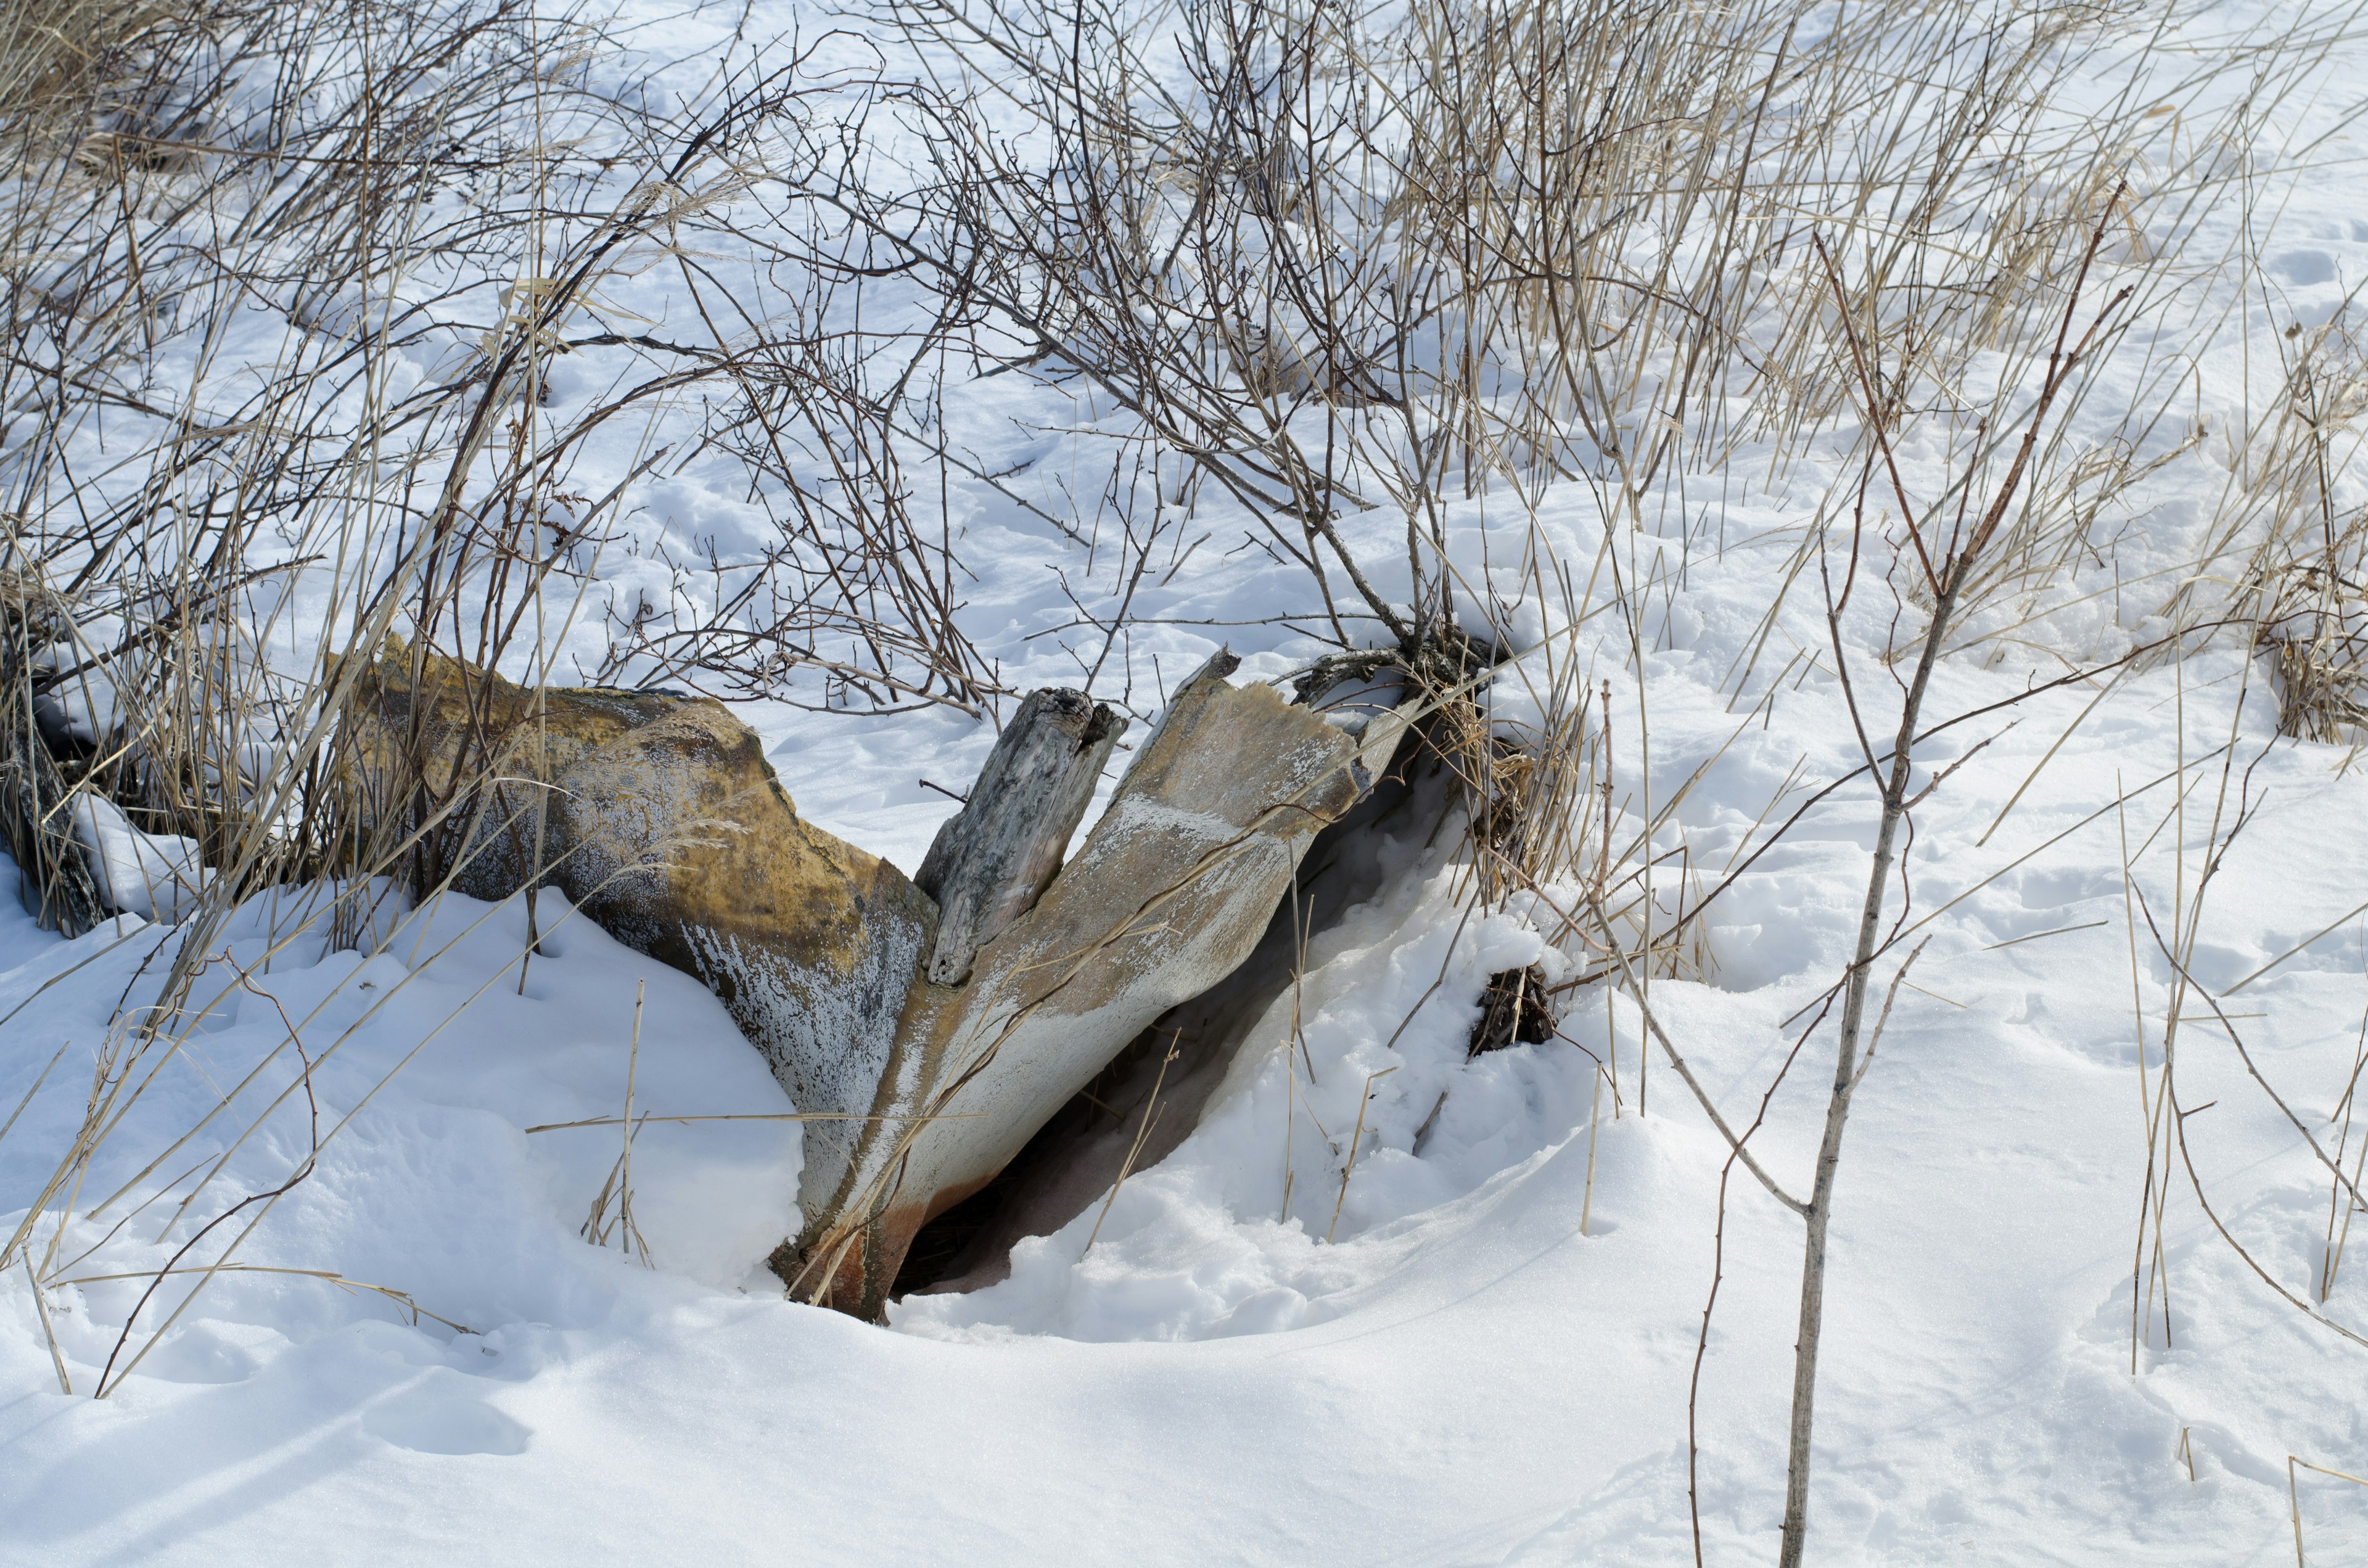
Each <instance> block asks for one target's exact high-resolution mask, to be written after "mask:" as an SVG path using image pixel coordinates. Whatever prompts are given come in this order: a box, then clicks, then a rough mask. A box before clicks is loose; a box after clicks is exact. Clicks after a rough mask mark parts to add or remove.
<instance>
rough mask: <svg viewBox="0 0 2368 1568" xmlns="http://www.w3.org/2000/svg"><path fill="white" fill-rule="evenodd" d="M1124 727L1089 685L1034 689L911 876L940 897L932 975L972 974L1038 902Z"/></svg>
mask: <svg viewBox="0 0 2368 1568" xmlns="http://www.w3.org/2000/svg"><path fill="white" fill-rule="evenodd" d="M1125 731H1126V721H1125V720H1123V719H1121V718H1119V717H1117V716H1116V715H1115V714H1113V713H1111V712H1110V710H1109V709H1108V708H1106V707H1104V706H1103V705H1102V704H1100V703H1099V702H1095V701H1093V700H1092V699H1089V698H1087V696H1086V695H1085V693H1083V692H1080V691H1070V690H1065V689H1064V688H1061V687H1044V688H1042V690H1039V691H1033V692H1030V693H1029V695H1028V699H1027V700H1026V701H1024V702H1022V703H1021V704H1020V705H1019V712H1017V713H1015V714H1014V715H1012V719H1011V722H1009V723H1008V724H1006V725H1005V726H1004V727H1003V733H1002V734H1001V735H999V736H997V737H996V742H995V750H994V751H993V752H991V753H989V754H988V756H987V759H986V766H985V767H982V768H980V769H979V773H978V782H977V783H976V784H974V785H973V786H972V787H971V792H970V799H969V801H966V802H965V803H964V804H963V806H962V810H961V811H959V812H955V813H954V814H953V815H952V816H951V817H950V818H948V819H947V820H946V823H945V825H944V826H942V827H940V828H939V829H938V836H937V837H936V839H934V840H933V841H932V842H931V843H930V845H929V853H928V858H925V859H924V860H923V861H922V862H921V872H920V875H919V876H917V877H916V878H914V879H913V880H914V883H915V885H916V886H917V887H919V888H920V889H921V891H922V892H926V893H928V895H929V896H930V897H931V898H934V899H936V900H937V901H938V941H937V946H936V948H935V949H934V950H932V951H931V953H930V954H929V965H928V976H929V979H930V980H932V981H933V982H935V983H938V984H939V985H959V984H961V983H962V982H963V981H965V980H967V979H968V978H969V977H970V970H971V962H972V960H973V959H974V958H975V957H976V956H977V953H978V949H980V948H982V947H984V946H985V945H986V944H987V943H988V942H990V941H992V940H994V939H995V936H996V933H997V932H999V931H1001V930H1002V929H1003V928H1004V927H1005V926H1008V925H1010V924H1011V922H1012V921H1014V920H1016V919H1018V918H1019V916H1020V915H1024V914H1026V913H1027V912H1028V910H1029V909H1030V907H1031V906H1032V905H1033V904H1034V903H1035V902H1036V898H1037V895H1038V894H1040V893H1042V892H1043V891H1044V886H1045V884H1046V883H1048V882H1050V881H1052V880H1053V873H1054V872H1056V871H1058V870H1059V869H1061V857H1062V855H1063V854H1064V852H1065V851H1066V850H1067V848H1068V846H1069V835H1071V834H1073V833H1075V832H1076V830H1077V823H1078V820H1079V819H1080V818H1082V817H1083V816H1084V815H1085V814H1086V807H1087V804H1089V803H1090V802H1091V801H1092V800H1093V798H1094V781H1095V780H1096V779H1097V778H1100V777H1101V771H1102V767H1103V766H1104V765H1105V764H1106V763H1108V762H1109V761H1110V748H1112V747H1113V746H1115V745H1117V744H1118V738H1119V736H1120V735H1121V734H1123V733H1125Z"/></svg>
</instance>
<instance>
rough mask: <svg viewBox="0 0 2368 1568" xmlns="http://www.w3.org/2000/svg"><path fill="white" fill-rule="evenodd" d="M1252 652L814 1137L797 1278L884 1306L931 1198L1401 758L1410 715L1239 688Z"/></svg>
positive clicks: (1198, 702) (1241, 935)
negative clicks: (840, 1124) (1310, 704)
mask: <svg viewBox="0 0 2368 1568" xmlns="http://www.w3.org/2000/svg"><path fill="white" fill-rule="evenodd" d="M1238 665H1239V661H1238V660H1236V659H1235V658H1234V657H1233V656H1232V655H1231V654H1227V653H1221V654H1219V655H1218V656H1217V657H1216V658H1215V659H1212V661H1211V662H1210V664H1209V665H1206V666H1204V667H1203V668H1202V669H1201V672H1200V673H1199V674H1197V675H1196V676H1193V678H1192V679H1191V680H1190V681H1189V682H1187V683H1186V684H1185V686H1184V687H1182V688H1181V689H1179V690H1178V692H1177V693H1176V695H1175V698H1174V699H1173V700H1172V701H1171V702H1170V703H1169V704H1168V708H1167V712H1166V713H1165V714H1164V715H1163V716H1162V717H1161V719H1160V722H1159V725H1158V727H1157V728H1156V730H1155V731H1154V732H1153V733H1152V735H1151V738H1150V739H1149V741H1147V742H1146V743H1145V744H1144V748H1143V750H1142V751H1141V752H1140V753H1139V754H1138V755H1137V756H1136V757H1135V760H1134V763H1133V766H1132V767H1130V768H1129V769H1128V771H1127V775H1126V777H1125V778H1124V779H1122V780H1121V782H1120V785H1119V788H1118V791H1117V793H1116V795H1115V796H1114V798H1113V799H1112V801H1111V802H1110V809H1109V810H1108V811H1107V812H1105V813H1104V814H1103V816H1102V818H1101V820H1100V821H1099V822H1098V823H1097V824H1095V825H1094V828H1093V830H1092V832H1091V833H1089V834H1088V835H1087V838H1086V842H1085V844H1084V846H1082V847H1081V848H1080V849H1079V851H1078V853H1077V857H1076V859H1075V860H1073V861H1071V862H1070V864H1069V865H1068V867H1067V868H1066V869H1064V870H1063V871H1062V872H1061V874H1060V875H1059V876H1058V877H1057V878H1055V879H1054V880H1053V882H1052V884H1051V885H1050V887H1048V888H1047V889H1046V890H1045V892H1044V893H1043V895H1042V898H1041V899H1040V900H1039V901H1038V902H1037V903H1036V905H1035V907H1034V908H1033V909H1031V910H1030V911H1028V912H1027V913H1025V914H1023V915H1019V917H1017V918H1016V919H1014V920H1013V921H1012V922H1011V923H1010V924H1009V925H1008V926H1006V927H1005V928H1004V929H1003V931H1002V932H1001V933H1000V934H999V935H997V936H996V937H993V938H992V939H991V940H989V941H987V942H985V943H984V944H983V945H982V946H981V947H980V948H979V949H978V951H977V955H976V958H975V960H974V963H973V976H972V978H971V980H970V982H969V983H968V984H966V985H964V986H962V987H958V988H957V987H951V986H944V985H936V984H931V983H928V982H927V981H926V980H925V981H924V982H923V983H920V984H918V985H916V987H915V988H914V994H913V996H912V999H911V1001H910V1002H909V1003H908V1005H907V1007H906V1011H905V1017H904V1018H903V1020H902V1021H901V1022H900V1024H899V1027H898V1029H897V1034H896V1043H895V1047H894V1051H893V1052H892V1053H891V1056H890V1060H889V1062H888V1063H887V1067H886V1071H885V1072H883V1073H882V1075H881V1078H880V1095H879V1097H878V1098H877V1099H876V1100H875V1101H874V1102H873V1104H872V1106H871V1119H868V1120H865V1121H861V1122H857V1123H851V1124H848V1127H847V1129H846V1135H847V1136H848V1139H849V1142H848V1146H847V1148H846V1153H845V1155H844V1157H843V1161H842V1159H841V1157H840V1156H838V1155H837V1154H836V1153H826V1151H825V1147H823V1146H822V1145H823V1144H824V1142H825V1141H824V1140H815V1141H814V1142H809V1144H808V1146H807V1156H806V1173H805V1179H804V1182H803V1197H804V1199H805V1200H806V1201H805V1205H804V1207H805V1216H806V1224H805V1228H804V1230H803V1232H802V1233H801V1234H800V1235H799V1236H798V1237H796V1238H795V1239H794V1240H793V1241H792V1242H791V1243H788V1244H784V1245H783V1246H782V1247H781V1249H780V1251H779V1252H777V1253H776V1254H775V1256H774V1267H775V1268H776V1270H777V1271H778V1272H780V1274H781V1275H782V1277H783V1278H786V1279H788V1280H789V1281H790V1282H791V1289H792V1290H793V1292H794V1293H796V1294H798V1295H800V1296H803V1297H804V1298H806V1299H809V1300H813V1301H822V1302H826V1303H827V1304H830V1305H832V1306H836V1307H839V1308H841V1309H842V1310H846V1311H849V1312H858V1313H860V1314H862V1315H865V1316H872V1315H876V1314H877V1313H878V1312H880V1310H881V1308H882V1306H883V1305H884V1302H885V1299H886V1294H887V1290H888V1288H889V1285H890V1284H891V1282H892V1281H893V1280H894V1278H895V1276H896V1271H897V1267H898V1264H899V1263H900V1262H901V1260H902V1258H903V1256H904V1254H905V1248H906V1247H907V1246H908V1245H909V1244H910V1243H911V1241H912V1238H913V1236H914V1234H915V1233H916V1232H917V1231H918V1230H919V1229H920V1227H921V1225H922V1224H923V1223H924V1222H925V1221H927V1220H928V1218H929V1217H930V1216H931V1215H933V1214H936V1213H939V1212H940V1211H942V1210H946V1209H948V1208H951V1206H952V1205H953V1204H955V1203H957V1202H959V1201H961V1199H963V1198H965V1197H967V1196H968V1195H970V1194H971V1193H973V1192H975V1191H976V1190H978V1189H979V1188H980V1187H983V1186H984V1185H985V1183H986V1182H987V1181H988V1180H990V1179H991V1178H992V1177H993V1176H995V1175H996V1172H998V1171H1000V1170H1001V1169H1002V1168H1003V1166H1004V1165H1005V1164H1006V1163H1007V1162H1008V1161H1009V1160H1010V1159H1011V1157H1012V1156H1013V1155H1014V1154H1016V1153H1018V1152H1019V1150H1020V1149H1021V1148H1022V1147H1023V1146H1024V1145H1025V1144H1026V1143H1027V1142H1028V1140H1029V1139H1030V1137H1031V1136H1032V1135H1033V1134H1034V1133H1035V1131H1037V1129H1039V1128H1041V1127H1042V1125H1043V1124H1044V1123H1045V1121H1046V1120H1048V1119H1050V1118H1051V1117H1052V1116H1053V1113H1055V1112H1056V1111H1058V1110H1059V1109H1060V1108H1061V1107H1062V1106H1063V1105H1064V1103H1066V1101H1067V1100H1068V1099H1069V1097H1070V1096H1072V1095H1073V1094H1075V1093H1076V1090H1077V1089H1078V1088H1079V1087H1080V1086H1081V1085H1084V1084H1085V1083H1086V1082H1087V1080H1089V1079H1090V1078H1092V1077H1093V1076H1094V1074H1097V1073H1099V1072H1100V1071H1101V1070H1102V1068H1103V1067H1104V1066H1106V1065H1107V1064H1108V1063H1109V1062H1110V1061H1111V1059H1112V1058H1113V1057H1115V1056H1116V1055H1117V1054H1118V1052H1119V1051H1121V1050H1122V1049H1124V1048H1125V1046H1126V1045H1127V1043H1128V1042H1129V1041H1130V1040H1133V1039H1134V1038H1135V1036H1136V1035H1137V1034H1139V1033H1140V1032H1141V1031H1142V1030H1143V1028H1144V1027H1145V1026H1146V1025H1148V1024H1149V1023H1150V1022H1151V1021H1152V1020H1153V1019H1155V1018H1156V1017H1159V1016H1160V1015H1161V1014H1162V1013H1164V1012H1166V1011H1167V1009H1168V1008H1170V1007H1172V1006H1176V1005H1177V1004H1178V1003H1179V1002H1182V1001H1185V1000H1187V999H1188V998H1190V997H1192V996H1196V995H1199V994H1201V993H1202V992H1204V991H1206V990H1208V989H1209V988H1210V987H1211V986H1212V985H1214V984H1215V983H1218V982H1219V981H1221V980H1223V979H1224V978H1225V976H1227V975H1228V974H1230V973H1232V972H1233V971H1234V970H1235V968H1237V967H1238V966H1239V965H1240V964H1241V962H1242V961H1243V960H1244V959H1246V958H1247V956H1248V955H1249V953H1250V952H1251V950H1252V949H1254V948H1255V947H1256V946H1257V945H1258V940H1259V938H1260V937H1261V936H1262V935H1263V934H1264V932H1265V931H1266V929H1267V927H1268V926H1269V922H1270V921H1271V919H1272V917H1273V915H1274V911H1275V906H1276V903H1277V901H1278V900H1279V899H1281V896H1282V894H1283V892H1285V890H1286V889H1287V888H1288V887H1289V886H1290V882H1291V878H1292V873H1293V872H1294V870H1295V869H1297V867H1298V865H1299V862H1300V859H1301V858H1302V857H1303V856H1304V854H1305V853H1306V850H1307V846H1308V845H1309V844H1310V843H1311V842H1313V840H1314V839H1315V835H1316V834H1317V833H1318V832H1319V831H1321V830H1322V829H1323V828H1324V827H1325V826H1326V824H1329V823H1331V822H1333V821H1335V820H1337V819H1338V817H1339V816H1340V815H1341V814H1342V813H1344V812H1347V811H1348V810H1349V807H1350V806H1352V805H1353V804H1354V803H1355V802H1356V801H1357V800H1358V798H1359V797H1360V796H1361V795H1362V794H1363V793H1364V792H1365V790H1366V789H1367V787H1368V786H1369V785H1370V784H1371V783H1372V779H1373V777H1374V776H1375V774H1377V773H1378V772H1379V771H1380V770H1381V768H1382V767H1384V766H1385V765H1386V764H1387V762H1388V760H1389V758H1390V756H1391V755H1392V753H1393V752H1394V750H1395V747H1396V744H1397V742H1398V739H1399V736H1400V734H1401V733H1403V730H1404V727H1405V718H1404V715H1403V713H1402V712H1400V711H1387V712H1384V713H1383V714H1382V715H1381V716H1380V717H1378V718H1376V719H1375V720H1373V721H1372V722H1365V723H1361V724H1358V725H1354V726H1344V725H1342V724H1339V723H1336V722H1326V718H1325V717H1324V716H1323V715H1321V714H1318V713H1315V712H1314V711H1311V710H1309V709H1307V708H1304V707H1294V706H1292V705H1291V704H1290V703H1288V702H1286V701H1285V700H1284V699H1283V697H1282V696H1281V694H1280V693H1279V692H1277V691H1276V690H1275V689H1274V688H1273V687H1269V686H1264V685H1258V684H1252V685H1249V686H1245V687H1235V686H1232V685H1231V684H1229V683H1228V682H1227V681H1226V679H1225V678H1224V677H1225V676H1228V675H1230V674H1231V673H1232V672H1233V671H1234V670H1235V668H1237V667H1238ZM975 799H976V797H975V796H974V797H973V800H974V801H975ZM834 1167H835V1168H834Z"/></svg>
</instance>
